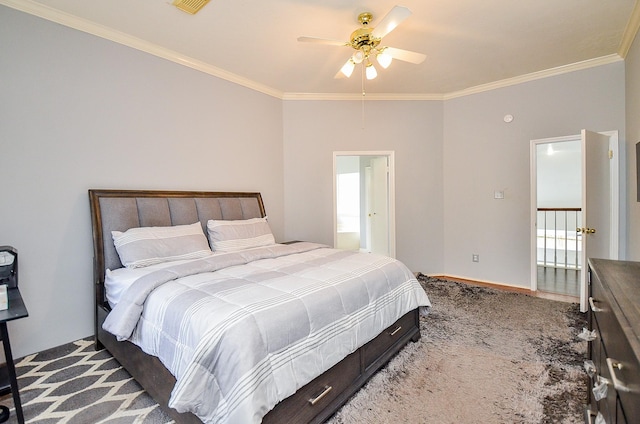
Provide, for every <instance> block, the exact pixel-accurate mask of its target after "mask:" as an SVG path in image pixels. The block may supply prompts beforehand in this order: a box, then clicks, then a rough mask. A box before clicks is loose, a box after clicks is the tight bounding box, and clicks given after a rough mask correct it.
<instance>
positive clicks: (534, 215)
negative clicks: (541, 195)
mask: <svg viewBox="0 0 640 424" xmlns="http://www.w3.org/2000/svg"><path fill="white" fill-rule="evenodd" d="M599 133H600V134H603V135H605V136H608V137H609V151H610V152H611V155H612V156H611V158H612V159H611V162H610V163H609V164H610V168H609V182H610V196H611V198H610V204H611V209H610V215H611V216H610V218H611V220H610V222H611V226H610V232H609V234H610V239H609V254H610V257H611V258H612V259H618V257H619V254H620V252H619V244H620V171H619V169H620V149H619V136H618V131H617V130H616V131H602V132H599ZM581 138H582V137H581V134H574V135H570V136H564V137H551V138H541V139H536V140H531V144H530V149H531V151H530V161H531V163H530V173H531V181H530V191H531V192H530V193H531V204H530V208H531V221H530V228H531V232H530V250H531V252H530V253H531V256H530V263H531V286H530V287H531V291H532V292H535V291H537V290H538V278H537V277H538V270H537V268H538V267H537V260H538V257H537V219H538V181H537V178H538V175H537V160H536V155H537V146H538V144H547V143H558V142H563V141H574V140H581ZM586 266H587V264H582V267H583V271H585V270H584V268H585V267H586Z"/></svg>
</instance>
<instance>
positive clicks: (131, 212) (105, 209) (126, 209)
mask: <svg viewBox="0 0 640 424" xmlns="http://www.w3.org/2000/svg"><path fill="white" fill-rule="evenodd" d="M89 203H90V206H91V226H92V231H93V253H94V266H93V272H94V283H95V284H96V285H97V286H98V287H96V289H97V292H96V299H97V300H98V302H99V304H104V299H103V293H104V274H105V270H106V269H116V268H120V267H122V264H121V263H120V258H119V257H118V253H117V252H116V249H115V247H114V245H113V239H112V237H111V231H126V230H128V229H129V228H134V227H152V226H169V225H183V224H193V223H194V222H196V221H200V224H201V225H202V228H203V231H204V233H205V234H206V225H207V221H208V220H210V219H227V220H232V219H249V218H260V217H264V216H265V211H264V204H263V203H262V197H261V196H260V193H234V192H200V191H149V190H89Z"/></svg>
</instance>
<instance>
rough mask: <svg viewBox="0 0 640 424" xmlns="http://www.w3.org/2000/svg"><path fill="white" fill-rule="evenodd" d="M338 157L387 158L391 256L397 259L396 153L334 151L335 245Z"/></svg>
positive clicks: (334, 231)
mask: <svg viewBox="0 0 640 424" xmlns="http://www.w3.org/2000/svg"><path fill="white" fill-rule="evenodd" d="M338 156H386V157H387V160H388V164H389V180H388V184H389V186H388V190H387V196H388V197H387V204H388V207H389V216H388V228H389V256H390V257H392V258H395V257H396V200H395V198H396V197H395V152H394V151H393V150H382V151H334V152H333V245H334V247H335V246H337V243H338V214H337V194H338V193H337V186H336V184H337V178H336V171H337V158H338Z"/></svg>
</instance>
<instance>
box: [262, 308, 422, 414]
mask: <svg viewBox="0 0 640 424" xmlns="http://www.w3.org/2000/svg"><path fill="white" fill-rule="evenodd" d="M400 327H401V328H400ZM391 333H393V335H390V334H391ZM419 339H420V321H419V313H418V310H417V309H416V310H413V311H410V312H408V313H407V314H405V315H404V316H403V317H402V318H400V319H399V320H398V321H396V322H395V323H394V324H393V325H391V326H389V327H388V328H387V329H386V330H384V331H383V332H382V333H380V334H379V335H378V336H377V337H376V338H375V339H373V340H371V341H370V342H369V343H367V344H366V345H364V346H362V347H361V348H360V349H358V350H357V351H355V352H354V353H352V354H351V355H349V356H347V357H346V358H345V359H343V360H342V362H340V363H338V364H337V365H335V366H334V367H333V368H331V369H330V370H329V371H327V372H326V373H324V374H323V375H321V376H320V377H318V378H316V379H315V380H313V381H312V382H310V383H309V384H307V385H306V386H304V387H303V388H301V389H300V390H298V391H297V392H296V393H295V394H294V395H292V396H291V397H289V398H287V399H285V400H283V401H282V402H280V403H279V404H278V405H276V407H275V408H274V409H273V410H272V411H271V412H269V414H267V415H266V416H265V417H264V419H263V421H262V423H263V424H274V423H278V424H283V423H314V424H319V423H323V422H325V421H326V420H327V419H329V418H330V417H331V416H332V415H333V414H334V413H335V411H337V410H338V409H339V408H340V406H342V405H343V404H344V403H346V402H347V401H348V400H349V398H350V397H351V396H352V395H353V394H355V393H356V392H357V391H358V390H359V389H360V387H362V386H363V385H364V384H365V383H366V382H367V380H368V379H369V378H370V377H371V376H372V375H373V374H375V373H376V371H378V370H379V369H380V368H382V367H383V366H384V365H385V364H386V363H387V362H388V361H389V359H391V358H392V357H393V356H394V355H395V354H396V353H398V352H399V351H400V350H401V349H402V347H404V346H405V345H406V344H407V343H408V342H409V341H410V340H413V341H418V340H419ZM329 387H330V389H329ZM312 400H314V401H315V402H313V403H314V404H313V405H312V402H311V401H312Z"/></svg>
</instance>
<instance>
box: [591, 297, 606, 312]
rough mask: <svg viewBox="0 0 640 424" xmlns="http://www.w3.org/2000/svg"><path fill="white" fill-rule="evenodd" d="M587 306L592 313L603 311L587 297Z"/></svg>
mask: <svg viewBox="0 0 640 424" xmlns="http://www.w3.org/2000/svg"><path fill="white" fill-rule="evenodd" d="M589 306H591V310H592V311H593V312H602V311H604V309H603V308H598V307H597V306H596V305H595V304H594V302H593V297H589Z"/></svg>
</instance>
